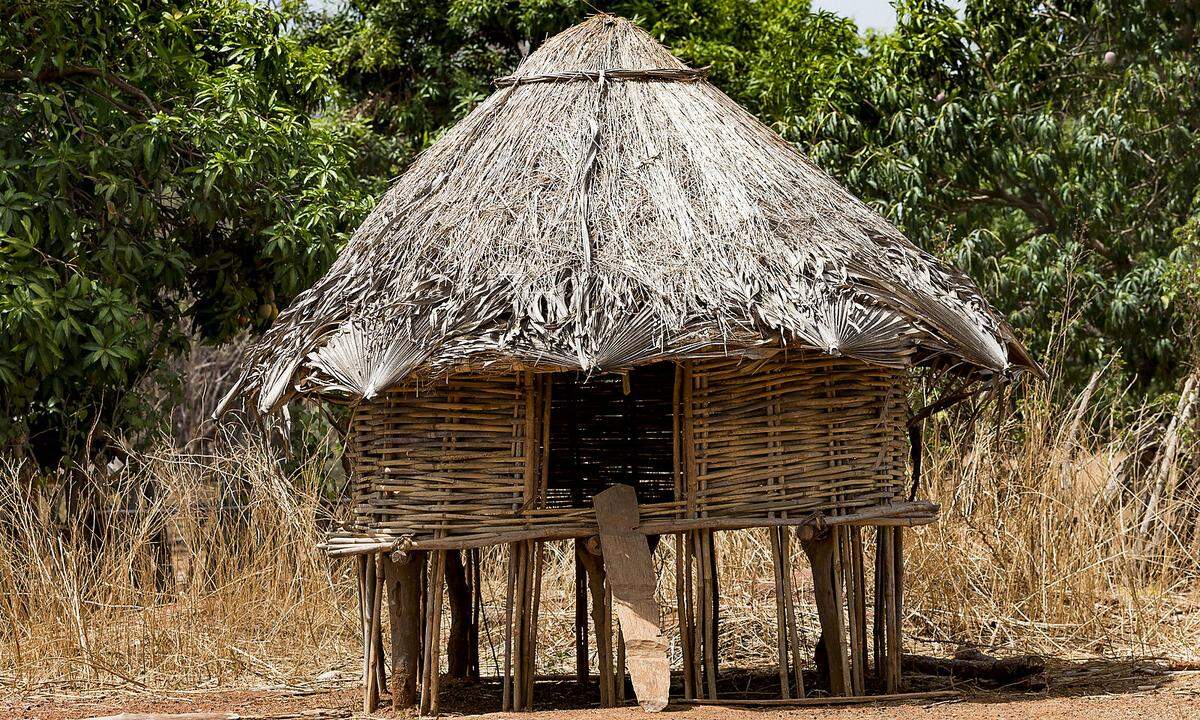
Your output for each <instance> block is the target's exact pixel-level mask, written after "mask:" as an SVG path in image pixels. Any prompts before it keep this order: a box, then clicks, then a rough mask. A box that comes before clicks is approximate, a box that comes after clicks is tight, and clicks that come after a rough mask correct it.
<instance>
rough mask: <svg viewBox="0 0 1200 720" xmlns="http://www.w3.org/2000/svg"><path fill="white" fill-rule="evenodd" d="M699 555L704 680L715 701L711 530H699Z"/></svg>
mask: <svg viewBox="0 0 1200 720" xmlns="http://www.w3.org/2000/svg"><path fill="white" fill-rule="evenodd" d="M697 534H698V536H699V541H700V543H699V544H700V553H699V557H698V558H697V568H703V574H704V576H703V581H702V582H700V586H701V592H702V593H703V596H704V597H703V600H702V602H701V605H702V607H703V611H704V628H703V630H704V679H705V683H706V685H707V690H708V692H707V697H708V699H709V700H716V699H717V618H716V613H715V612H714V611H715V609H716V607H717V601H716V578H715V577H714V573H713V569H714V567H715V565H716V564H715V562H714V559H713V552H712V541H713V534H712V531H711V530H700V531H699V532H698V533H697Z"/></svg>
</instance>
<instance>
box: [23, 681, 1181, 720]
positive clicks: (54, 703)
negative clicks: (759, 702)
mask: <svg viewBox="0 0 1200 720" xmlns="http://www.w3.org/2000/svg"><path fill="white" fill-rule="evenodd" d="M1109 685H1111V686H1112V687H1111V688H1110V689H1109V690H1108V691H1107V692H1106V691H1105V690H1104V689H1101V688H1097V687H1092V686H1091V685H1081V686H1079V687H1074V688H1068V687H1058V688H1052V689H1050V690H1048V691H1041V692H1037V693H1019V692H985V691H980V690H972V691H968V692H965V693H964V694H963V695H962V696H960V697H957V698H951V699H947V700H924V701H913V702H906V703H891V704H886V705H859V706H849V707H823V708H815V707H805V708H791V709H779V708H728V707H691V708H685V707H682V706H678V705H672V706H669V707H668V708H667V711H666V712H667V713H669V715H667V716H666V717H669V718H671V720H740V719H743V718H744V719H746V720H749V719H750V718H754V719H755V720H762V719H763V718H797V719H799V718H805V719H812V720H858V719H860V718H887V719H888V720H910V719H912V718H922V719H927V720H957V719H959V718H961V719H962V720H967V719H969V720H1008V719H1009V718H1011V719H1012V720H1018V719H1019V720H1025V719H1026V718H1049V719H1051V720H1056V719H1059V718H1063V719H1065V718H1085V719H1086V720H1118V719H1121V720H1124V719H1126V718H1148V719H1160V718H1161V719H1162V720H1176V719H1178V720H1193V719H1194V718H1200V675H1197V674H1195V673H1182V674H1175V673H1172V674H1167V675H1159V676H1157V677H1155V678H1154V679H1153V680H1152V681H1151V682H1147V683H1143V684H1140V685H1130V684H1128V683H1109ZM359 703H360V699H359V694H358V691H357V690H356V689H355V688H352V687H347V688H341V689H333V690H315V691H295V690H292V691H288V690H257V691H236V692H214V693H203V692H195V691H193V692H186V693H171V694H162V695H155V694H151V693H137V694H120V695H108V696H100V695H93V696H75V697H67V696H56V697H47V696H42V697H38V696H30V697H26V698H10V699H8V700H4V701H0V717H2V718H22V719H29V720H34V719H36V720H68V719H71V720H75V719H78V718H89V717H98V716H111V715H118V714H120V713H203V712H219V711H224V712H231V713H235V714H236V715H234V716H233V717H241V718H247V719H249V718H273V719H283V718H292V719H296V720H333V719H335V718H339V719H340V718H351V717H364V716H362V715H361V714H360V713H358V710H359ZM443 703H444V704H445V705H450V706H455V705H458V709H460V710H465V709H469V706H470V705H471V704H472V700H471V688H469V687H459V688H450V689H449V691H448V692H447V696H446V697H445V699H444V700H443ZM446 709H447V710H449V711H450V712H447V713H446V714H447V715H456V714H457V713H455V712H454V709H455V708H454V707H449V708H446ZM377 717H380V718H388V717H392V715H391V713H390V711H385V712H380V713H379V714H378V715H377ZM486 717H488V718H497V719H498V718H506V717H507V718H514V719H519V720H549V719H550V718H555V719H556V720H558V719H561V720H609V718H625V719H628V720H635V719H636V720H642V719H643V718H646V717H647V715H646V714H645V713H642V712H641V711H640V710H638V709H637V708H635V707H625V708H620V709H616V710H599V709H575V710H566V711H562V710H553V711H552V710H546V711H540V712H534V713H525V714H521V715H504V714H499V713H493V714H488V715H486Z"/></svg>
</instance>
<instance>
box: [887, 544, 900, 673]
mask: <svg viewBox="0 0 1200 720" xmlns="http://www.w3.org/2000/svg"><path fill="white" fill-rule="evenodd" d="M884 532H885V533H887V534H888V535H890V536H891V542H890V545H891V551H892V552H891V557H890V558H889V560H890V562H889V563H888V565H887V571H888V575H889V578H888V580H889V581H888V586H887V589H888V593H887V607H888V622H887V626H888V635H887V658H888V674H887V688H888V689H887V691H888V692H900V690H901V687H900V654H901V650H902V649H901V641H900V623H901V621H902V617H901V614H900V602H901V589H900V586H901V573H902V572H903V570H902V567H901V555H902V553H903V548H902V547H901V542H902V540H901V535H900V533H901V532H903V529H902V528H898V527H897V528H888V529H887V530H885V531H884Z"/></svg>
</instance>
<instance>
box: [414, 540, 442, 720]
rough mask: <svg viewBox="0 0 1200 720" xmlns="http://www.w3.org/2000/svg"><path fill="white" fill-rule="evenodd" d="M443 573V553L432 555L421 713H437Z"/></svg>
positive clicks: (439, 551) (426, 604)
mask: <svg viewBox="0 0 1200 720" xmlns="http://www.w3.org/2000/svg"><path fill="white" fill-rule="evenodd" d="M445 573H446V551H445V550H438V551H436V552H434V554H433V564H432V567H431V568H430V569H429V580H428V583H427V584H428V586H429V593H428V596H427V598H426V600H425V607H426V608H427V609H428V617H426V618H425V648H424V650H425V662H424V664H423V667H422V675H423V678H422V682H421V703H420V711H421V713H422V714H437V711H438V688H439V685H440V684H441V677H440V675H441V652H440V651H441V634H442V633H441V630H442V581H443V578H444V577H445Z"/></svg>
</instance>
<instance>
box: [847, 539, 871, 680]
mask: <svg viewBox="0 0 1200 720" xmlns="http://www.w3.org/2000/svg"><path fill="white" fill-rule="evenodd" d="M850 562H851V568H850V572H851V573H852V575H853V582H854V594H853V595H852V596H851V598H850V622H851V627H853V628H856V629H857V630H856V633H855V634H854V636H853V637H852V638H851V647H850V654H851V656H852V657H853V664H854V679H855V682H856V683H857V689H856V692H857V693H859V694H865V693H866V682H867V591H866V577H865V575H866V573H865V572H864V571H863V542H862V528H858V527H854V528H850Z"/></svg>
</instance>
